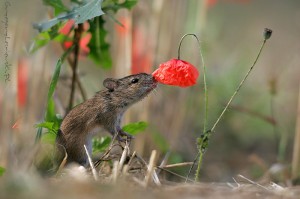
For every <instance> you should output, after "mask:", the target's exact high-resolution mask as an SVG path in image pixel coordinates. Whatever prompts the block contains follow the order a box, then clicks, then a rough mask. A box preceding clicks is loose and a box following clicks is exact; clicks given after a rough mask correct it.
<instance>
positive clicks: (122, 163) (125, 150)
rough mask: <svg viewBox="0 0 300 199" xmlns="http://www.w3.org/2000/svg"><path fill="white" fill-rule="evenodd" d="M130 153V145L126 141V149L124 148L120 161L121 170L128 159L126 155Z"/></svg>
mask: <svg viewBox="0 0 300 199" xmlns="http://www.w3.org/2000/svg"><path fill="white" fill-rule="evenodd" d="M128 153H129V147H128V144H127V143H126V145H125V147H124V150H123V153H122V156H121V158H120V162H119V168H118V169H119V172H121V170H122V168H123V165H124V162H125V160H126V157H127V155H128Z"/></svg>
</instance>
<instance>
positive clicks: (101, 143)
mask: <svg viewBox="0 0 300 199" xmlns="http://www.w3.org/2000/svg"><path fill="white" fill-rule="evenodd" d="M92 142H93V153H98V152H103V151H105V150H106V149H107V148H108V146H109V145H110V143H111V137H110V136H105V137H101V138H95V139H93V141H92Z"/></svg>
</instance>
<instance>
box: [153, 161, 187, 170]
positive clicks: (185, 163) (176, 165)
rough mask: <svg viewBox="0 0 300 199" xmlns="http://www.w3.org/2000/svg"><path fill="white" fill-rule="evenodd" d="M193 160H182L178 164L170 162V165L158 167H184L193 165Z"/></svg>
mask: <svg viewBox="0 0 300 199" xmlns="http://www.w3.org/2000/svg"><path fill="white" fill-rule="evenodd" d="M192 164H193V162H181V163H176V164H168V165H163V166H162V165H160V166H159V167H157V168H164V169H168V168H174V167H184V166H188V165H192Z"/></svg>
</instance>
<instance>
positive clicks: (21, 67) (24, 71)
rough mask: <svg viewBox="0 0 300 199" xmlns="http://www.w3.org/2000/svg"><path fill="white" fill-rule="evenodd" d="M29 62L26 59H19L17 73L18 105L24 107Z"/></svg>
mask: <svg viewBox="0 0 300 199" xmlns="http://www.w3.org/2000/svg"><path fill="white" fill-rule="evenodd" d="M27 83H28V63H27V60H26V59H19V62H18V74H17V89H18V106H19V107H21V108H23V107H24V106H25V104H26V99H27Z"/></svg>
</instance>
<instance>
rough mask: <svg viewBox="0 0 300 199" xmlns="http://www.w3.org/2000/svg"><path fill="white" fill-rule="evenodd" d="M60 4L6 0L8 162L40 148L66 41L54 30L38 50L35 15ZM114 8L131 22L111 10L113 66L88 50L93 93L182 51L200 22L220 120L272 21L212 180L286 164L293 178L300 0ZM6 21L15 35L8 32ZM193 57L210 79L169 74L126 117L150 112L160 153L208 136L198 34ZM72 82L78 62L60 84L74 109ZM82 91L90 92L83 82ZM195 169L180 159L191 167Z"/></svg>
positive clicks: (211, 169)
mask: <svg viewBox="0 0 300 199" xmlns="http://www.w3.org/2000/svg"><path fill="white" fill-rule="evenodd" d="M7 2H9V5H8V4H7ZM64 2H68V1H64ZM6 11H7V12H6ZM50 11H51V9H50V8H49V7H46V6H45V5H43V2H42V1H39V0H27V1H18V0H7V1H1V12H0V13H1V20H2V19H7V22H8V28H5V23H1V28H0V29H1V30H0V31H1V34H0V35H1V39H0V41H1V43H0V48H1V51H0V52H1V68H0V71H1V76H0V80H1V85H0V91H1V92H0V110H1V116H0V165H1V166H3V167H5V168H11V169H19V168H21V167H22V166H24V162H26V161H27V160H28V158H29V157H30V154H31V153H32V150H33V146H34V140H35V136H36V131H37V129H36V128H35V124H37V123H39V122H41V121H42V120H43V117H44V114H45V106H46V98H47V91H48V88H49V84H50V80H51V77H52V74H53V71H54V68H55V65H56V62H57V60H58V58H59V57H60V56H61V55H62V53H63V49H62V47H61V45H60V44H59V43H57V42H54V41H53V42H50V43H49V44H48V45H46V46H45V47H43V48H41V49H39V50H37V51H36V52H34V53H31V52H30V50H29V49H30V47H31V46H32V43H33V41H34V38H35V37H36V35H37V34H38V32H37V30H34V29H33V28H32V24H33V23H36V22H41V21H45V20H47V19H49V13H50ZM5 13H7V16H8V17H7V18H6V17H5ZM111 15H113V16H114V17H115V18H116V19H117V20H118V21H120V22H121V23H122V24H123V27H122V26H120V25H118V24H117V23H116V22H115V21H114V20H112V18H111V17H110V16H109V15H106V16H104V17H103V18H104V20H105V26H104V28H105V30H107V32H108V34H107V35H106V38H105V39H106V41H107V42H108V43H109V44H110V54H111V58H112V67H111V68H110V69H105V68H104V67H101V65H100V66H99V65H96V64H94V62H92V61H91V60H90V59H89V58H87V57H86V56H84V55H83V56H81V57H80V60H79V65H78V71H79V72H78V73H79V76H80V80H81V82H82V86H83V88H84V90H85V91H86V95H87V97H88V98H90V97H92V96H93V95H94V94H95V92H97V91H99V90H101V89H102V88H103V86H102V81H103V80H104V79H105V78H107V77H115V78H120V77H123V76H127V75H129V74H131V73H138V72H147V73H151V72H152V71H154V70H155V69H156V68H157V67H158V66H159V64H160V63H162V62H166V61H168V60H169V59H171V58H176V57H177V50H178V44H179V41H180V39H181V37H182V36H183V35H184V34H186V33H194V34H196V35H197V36H198V37H199V39H200V41H201V45H202V50H203V55H204V60H205V64H206V67H207V84H208V99H209V102H208V104H209V113H208V127H211V126H212V125H213V123H214V122H215V121H216V119H217V117H218V116H219V114H220V113H221V111H222V110H223V108H224V106H225V105H226V103H227V101H228V100H229V98H230V96H231V95H232V94H233V92H234V90H235V89H236V87H237V86H238V84H239V82H240V81H241V79H242V78H243V77H244V75H245V74H246V72H247V71H248V69H249V68H250V66H251V65H252V63H253V61H254V59H255V57H256V55H257V53H258V50H259V47H260V45H261V43H262V40H263V30H264V28H270V29H272V30H273V35H272V37H271V39H270V40H268V42H267V44H266V46H265V49H264V50H263V52H262V55H261V57H260V59H259V61H258V63H257V65H256V66H255V68H254V70H253V72H252V73H251V75H250V76H249V79H247V81H246V83H245V84H244V86H243V87H242V89H241V91H240V92H239V94H238V95H237V97H236V98H235V100H234V101H233V103H232V106H231V107H230V109H229V111H228V112H226V114H225V116H224V118H223V119H222V120H221V122H220V123H219V125H218V126H217V128H216V130H215V132H214V133H213V134H212V137H211V141H210V145H209V148H208V151H207V153H206V154H205V156H204V160H203V168H202V172H201V176H200V180H201V181H218V182H227V181H232V177H234V176H236V175H237V174H242V175H245V176H248V177H249V178H252V179H262V178H263V177H266V175H268V176H267V177H270V175H269V174H273V173H274V172H275V173H276V172H277V171H280V174H278V175H275V178H276V179H278V180H280V181H285V180H286V179H289V176H290V172H289V171H290V168H291V164H292V156H293V145H294V140H295V133H296V125H297V124H296V121H297V109H298V108H297V106H299V105H298V96H299V80H300V78H299V77H300V67H299V63H300V56H299V55H300V42H299V39H300V38H299V37H300V34H299V32H300V20H299V19H300V2H299V1H296V0H288V1H280V0H264V1H259V0H187V1H182V0H152V1H147V0H139V1H138V3H137V4H136V5H135V6H134V7H133V8H132V9H131V10H127V9H122V10H120V11H118V12H117V13H116V14H114V13H111ZM6 30H7V33H8V35H9V39H7V38H5V36H4V35H5V34H6ZM7 43H8V45H6V44H7ZM6 46H7V47H8V48H7V50H8V51H6ZM5 52H8V58H7V61H8V62H9V63H10V64H11V66H10V67H9V72H8V73H9V76H10V81H7V82H6V81H5V76H4V75H2V74H5V73H6V72H5V61H6V59H5ZM181 59H184V60H186V61H189V62H190V63H192V64H194V65H195V66H196V67H197V68H198V69H199V71H200V75H201V76H200V78H199V79H198V84H197V85H195V86H193V87H188V88H180V87H173V86H167V85H159V88H158V89H157V91H156V92H155V93H153V94H152V95H150V96H149V97H148V98H147V99H145V100H143V101H142V102H140V103H138V104H136V105H134V106H133V107H131V108H130V109H129V110H128V111H127V113H126V115H125V118H124V121H123V123H124V124H127V123H129V122H138V121H146V122H148V123H149V127H148V128H147V130H146V131H145V132H144V133H142V134H139V135H138V136H136V138H135V140H134V143H133V146H132V150H137V152H138V153H139V154H140V155H142V156H144V157H148V156H149V154H150V153H151V151H152V150H153V149H156V150H158V151H159V153H160V158H159V160H158V161H161V160H162V158H163V157H164V155H165V154H166V153H167V152H170V157H169V163H178V162H190V161H193V160H194V158H195V156H196V155H197V146H196V138H197V137H199V136H200V134H201V133H202V129H203V119H204V118H203V116H204V85H203V76H202V75H203V68H202V63H201V61H200V55H199V50H198V44H197V42H196V40H195V39H194V38H192V37H187V38H186V39H185V40H184V42H183V44H182V47H181ZM70 84H71V69H70V67H69V66H68V63H67V62H66V63H64V64H63V67H62V71H61V76H60V81H59V82H58V85H57V90H56V92H55V95H54V100H55V103H56V108H57V112H58V113H60V114H62V115H64V114H65V109H66V107H67V106H68V101H69V96H70ZM75 102H76V104H78V103H80V102H82V98H81V95H80V92H79V91H78V89H77V90H76V95H75ZM298 117H299V114H298ZM298 125H299V124H298ZM298 131H300V130H298ZM101 135H107V134H105V133H104V132H103V133H101ZM188 169H189V168H188V167H186V168H179V169H175V170H174V171H175V172H177V173H180V174H181V175H184V176H185V175H186V174H187V172H188ZM169 178H170V179H174V180H178V181H181V179H178V178H176V177H174V176H170V177H169Z"/></svg>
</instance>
